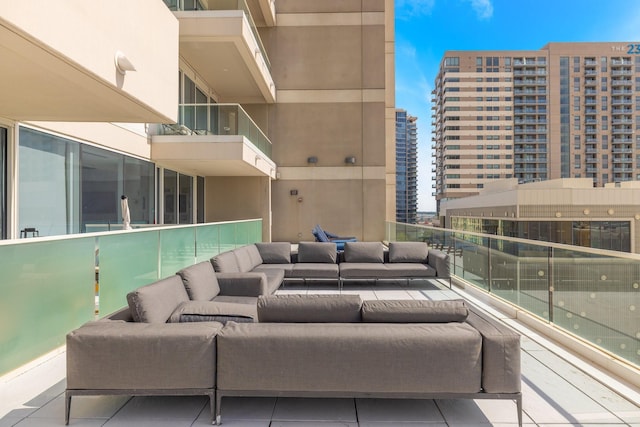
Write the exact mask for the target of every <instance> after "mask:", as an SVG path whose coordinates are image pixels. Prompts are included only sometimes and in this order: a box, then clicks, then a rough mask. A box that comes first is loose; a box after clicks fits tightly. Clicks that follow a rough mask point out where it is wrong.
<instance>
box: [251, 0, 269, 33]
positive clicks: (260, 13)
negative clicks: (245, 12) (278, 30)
mask: <svg viewBox="0 0 640 427" xmlns="http://www.w3.org/2000/svg"><path fill="white" fill-rule="evenodd" d="M275 3H276V2H275V0H247V6H249V10H250V11H251V16H253V20H254V21H255V23H256V25H257V26H258V27H275V25H276V4H275Z"/></svg>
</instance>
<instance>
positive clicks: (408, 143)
mask: <svg viewBox="0 0 640 427" xmlns="http://www.w3.org/2000/svg"><path fill="white" fill-rule="evenodd" d="M417 121H418V118H417V117H414V116H411V115H409V114H407V111H406V110H401V109H397V110H396V221H398V222H406V223H410V224H415V223H416V220H417V216H416V214H417V211H418V175H417V173H418V124H417Z"/></svg>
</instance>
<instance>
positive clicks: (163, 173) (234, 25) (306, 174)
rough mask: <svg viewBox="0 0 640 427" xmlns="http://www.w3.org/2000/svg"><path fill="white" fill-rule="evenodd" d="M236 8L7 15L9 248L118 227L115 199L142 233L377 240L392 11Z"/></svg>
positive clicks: (387, 147)
mask: <svg viewBox="0 0 640 427" xmlns="http://www.w3.org/2000/svg"><path fill="white" fill-rule="evenodd" d="M232 3H233V5H231V4H230V3H228V2H210V1H205V0H165V1H162V0H141V1H140V2H128V1H126V0H118V1H115V2H108V4H101V5H100V6H99V7H98V6H96V5H93V6H89V5H83V4H79V3H76V2H71V3H65V4H64V5H53V4H51V5H48V4H47V5H46V6H43V5H38V6H36V5H34V4H29V3H27V4H3V5H0V35H1V36H2V37H1V38H0V52H2V55H3V61H2V64H1V65H0V88H1V89H0V90H1V91H2V94H3V95H2V102H0V165H1V169H2V170H1V173H0V178H1V182H0V184H1V185H0V188H1V193H0V196H1V198H2V199H1V200H0V205H1V208H2V209H1V210H0V215H1V217H0V223H1V224H2V238H3V239H12V238H19V237H21V236H22V235H26V234H27V233H28V230H35V231H31V232H30V234H29V235H33V233H35V234H36V235H40V236H48V235H60V234H75V233H83V232H89V231H101V230H108V229H117V228H118V227H119V226H121V213H120V212H119V206H120V202H119V200H120V197H121V195H126V196H127V198H128V200H129V207H130V209H131V220H132V224H133V226H134V227H142V226H146V225H153V224H190V223H197V222H211V221H225V220H238V219H249V218H262V219H263V238H264V239H265V240H271V239H273V240H289V241H300V240H310V239H312V238H313V236H312V234H311V229H312V228H313V226H314V225H315V224H322V226H323V227H326V228H327V229H329V230H332V231H335V232H338V233H348V234H349V235H356V236H358V237H359V238H360V239H377V240H379V239H381V238H382V236H383V235H384V221H385V220H386V219H387V218H393V217H394V216H395V197H393V198H390V197H389V195H390V194H392V195H394V196H395V162H394V154H395V153H394V147H395V140H394V124H395V117H394V112H395V106H394V98H395V96H394V73H393V64H394V58H393V51H394V49H393V45H394V29H393V21H394V14H393V2H392V1H391V0H375V1H366V2H340V4H337V3H330V4H325V2H315V1H312V0H296V1H289V0H278V1H273V0H247V1H245V0H241V1H239V2H232ZM123 16H127V17H135V19H125V20H123V18H122V17H123ZM52 19H55V21H54V22H57V23H58V24H57V25H55V26H52V25H50V22H52ZM62 29H65V31H63V30H62ZM150 34H153V36H152V39H153V40H152V42H150ZM312 159H315V161H312ZM294 190H295V191H294ZM294 192H295V193H297V195H296V196H293V195H292V194H293V193H294Z"/></svg>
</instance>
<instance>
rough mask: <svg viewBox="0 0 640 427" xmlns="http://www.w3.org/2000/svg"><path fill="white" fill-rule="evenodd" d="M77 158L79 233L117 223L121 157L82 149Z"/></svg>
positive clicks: (110, 153)
mask: <svg viewBox="0 0 640 427" xmlns="http://www.w3.org/2000/svg"><path fill="white" fill-rule="evenodd" d="M80 155H81V163H82V172H81V173H82V178H81V180H82V192H81V195H80V202H81V206H82V209H81V217H82V220H81V221H82V226H83V231H96V230H98V229H100V228H98V226H100V225H104V224H107V226H109V225H110V224H117V223H118V222H120V220H121V216H120V196H121V195H122V194H124V188H122V187H120V184H121V183H120V182H119V179H118V178H119V177H120V176H122V175H123V174H124V173H123V164H122V160H123V159H122V155H120V154H116V153H113V152H111V151H106V150H103V149H100V148H97V147H91V146H83V147H82V149H81V154H80ZM129 209H131V208H129Z"/></svg>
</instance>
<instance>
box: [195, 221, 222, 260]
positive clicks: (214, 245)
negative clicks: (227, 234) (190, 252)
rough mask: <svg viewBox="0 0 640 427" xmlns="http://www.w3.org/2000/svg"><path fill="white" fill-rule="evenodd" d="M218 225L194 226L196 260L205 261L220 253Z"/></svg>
mask: <svg viewBox="0 0 640 427" xmlns="http://www.w3.org/2000/svg"><path fill="white" fill-rule="evenodd" d="M219 229H220V226H219V225H215V224H213V225H203V226H200V227H198V228H196V262H202V261H206V260H208V259H211V257H213V256H215V255H218V254H219V253H220V237H219V232H220V230H219Z"/></svg>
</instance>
